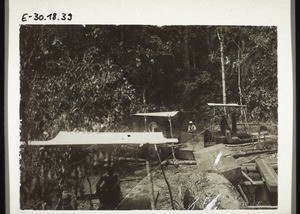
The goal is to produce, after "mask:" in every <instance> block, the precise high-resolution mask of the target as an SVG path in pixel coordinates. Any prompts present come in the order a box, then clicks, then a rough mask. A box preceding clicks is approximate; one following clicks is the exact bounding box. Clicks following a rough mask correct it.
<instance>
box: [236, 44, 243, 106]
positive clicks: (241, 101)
mask: <svg viewBox="0 0 300 214" xmlns="http://www.w3.org/2000/svg"><path fill="white" fill-rule="evenodd" d="M237 69H238V87H239V96H240V105H243V99H242V88H241V51H240V47H239V46H238V67H237Z"/></svg>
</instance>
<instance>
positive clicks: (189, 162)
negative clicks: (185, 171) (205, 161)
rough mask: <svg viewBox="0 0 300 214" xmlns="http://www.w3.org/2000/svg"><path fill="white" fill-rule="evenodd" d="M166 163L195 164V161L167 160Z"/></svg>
mask: <svg viewBox="0 0 300 214" xmlns="http://www.w3.org/2000/svg"><path fill="white" fill-rule="evenodd" d="M167 163H168V164H170V165H196V164H197V162H196V161H194V160H176V161H173V160H167Z"/></svg>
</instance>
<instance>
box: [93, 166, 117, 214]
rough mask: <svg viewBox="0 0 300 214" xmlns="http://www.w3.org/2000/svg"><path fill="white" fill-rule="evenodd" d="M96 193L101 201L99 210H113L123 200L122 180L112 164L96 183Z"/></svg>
mask: <svg viewBox="0 0 300 214" xmlns="http://www.w3.org/2000/svg"><path fill="white" fill-rule="evenodd" d="M96 195H97V196H98V198H99V201H100V206H99V210H113V209H114V208H115V207H116V206H117V205H118V204H119V203H120V202H121V200H122V193H121V188H120V180H119V176H118V175H117V174H115V173H114V168H113V167H112V166H110V167H108V170H107V173H105V174H104V175H103V176H102V177H101V178H100V180H99V181H98V183H97V184H96Z"/></svg>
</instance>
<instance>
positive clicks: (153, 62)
mask: <svg viewBox="0 0 300 214" xmlns="http://www.w3.org/2000/svg"><path fill="white" fill-rule="evenodd" d="M95 11H96V9H95ZM20 14H21V15H22V16H21V18H20V17H19V18H20V20H18V21H19V22H20V21H21V22H20V24H19V25H18V26H16V27H15V29H16V30H18V35H14V38H17V37H18V38H17V39H18V40H17V44H15V45H17V46H18V53H17V54H15V57H16V61H19V66H17V67H14V71H13V72H14V73H15V75H14V77H17V79H16V80H15V83H17V84H18V87H17V89H18V94H19V95H18V96H19V97H18V99H14V102H13V105H14V108H17V109H18V111H17V112H16V113H17V115H14V117H15V118H17V120H18V123H16V124H14V130H19V131H18V132H16V133H14V134H13V135H14V137H15V139H18V141H17V142H13V143H14V151H13V152H14V154H15V155H16V156H17V161H16V162H14V163H13V166H12V165H11V164H10V166H9V168H10V170H11V171H12V169H11V168H12V167H14V169H15V170H17V171H19V172H18V173H16V177H15V178H14V180H17V182H15V184H14V185H16V186H17V187H15V188H16V189H15V190H17V191H15V193H13V194H16V196H17V198H14V200H13V201H14V205H13V206H16V207H19V208H18V209H19V210H20V212H28V211H32V210H39V211H45V210H46V211H48V212H52V211H56V212H57V211H60V212H62V211H64V210H73V211H72V212H79V213H80V212H81V211H82V212H83V211H97V210H98V211H99V210H101V211H102V212H104V211H107V210H110V211H112V210H115V211H120V210H132V211H138V210H147V211H154V210H155V211H172V210H173V211H175V210H176V211H198V212H202V211H203V212H204V213H205V212H211V211H215V212H217V210H219V211H220V210H223V211H224V210H225V211H226V210H232V211H239V210H240V211H241V210H243V211H245V212H249V213H255V212H257V211H263V212H267V213H272V212H274V213H275V212H278V211H279V213H280V212H282V211H283V210H284V209H279V208H280V203H282V202H281V201H280V199H281V200H282V199H284V194H286V192H285V193H283V194H281V192H280V191H282V189H284V188H285V183H286V182H288V183H290V182H291V180H285V181H283V180H281V179H280V176H279V174H280V173H282V172H283V171H281V170H285V169H284V168H285V165H283V164H281V163H282V162H284V161H287V160H288V159H286V158H285V157H284V156H282V154H285V155H287V156H290V155H291V154H288V153H287V152H285V151H284V150H283V149H282V148H283V147H284V146H282V144H286V147H288V146H289V147H291V146H292V143H293V142H292V141H290V140H291V138H290V137H289V136H291V134H290V133H287V137H286V138H284V131H283V129H282V127H285V130H287V129H289V127H292V121H290V122H291V124H288V125H286V124H287V123H286V122H287V120H285V119H288V117H289V114H286V115H287V117H286V118H284V115H285V113H284V112H285V111H288V109H289V108H290V101H288V102H286V106H285V102H284V101H283V100H282V97H284V95H283V96H282V94H280V93H282V91H283V90H282V89H281V87H282V86H283V84H282V82H281V81H282V80H281V78H280V77H282V76H284V74H283V75H282V73H284V72H287V77H288V76H289V74H288V73H291V72H292V71H288V70H286V71H282V65H281V66H279V64H280V62H281V61H282V59H281V56H282V53H283V52H284V51H283V50H282V43H281V42H280V39H279V38H280V36H279V35H280V34H279V32H280V31H281V30H280V29H281V28H280V27H279V26H278V25H276V24H260V25H259V24H252V25H251V24H244V25H243V24H235V23H234V22H232V24H228V23H227V24H213V23H215V22H211V24H210V22H209V21H208V22H207V23H205V24H194V23H186V24H182V23H180V24H176V23H175V24H174V23H173V22H172V23H171V24H156V23H146V24H144V23H141V24H136V23H134V24H127V23H126V22H124V24H122V23H121V24H119V23H113V22H112V23H106V24H102V23H101V22H99V24H94V23H93V24H90V23H88V22H87V23H84V24H83V23H76V22H72V21H73V20H74V19H76V18H77V19H78V17H76V14H75V13H74V12H72V11H71V10H70V12H68V10H67V11H65V12H60V11H57V12H55V11H51V12H45V11H43V12H39V11H36V12H32V13H31V12H30V11H24V12H22V13H20ZM27 21H28V23H27ZM55 21H57V24H56V22H55ZM63 21H64V22H65V23H63V24H61V22H63ZM66 22H68V23H66ZM10 82H11V83H12V82H13V81H12V80H10ZM285 82H286V81H285ZM10 106H12V105H10ZM285 107H286V109H285ZM279 108H281V109H280V110H279ZM282 111H283V113H282ZM11 112H12V111H11ZM11 114H12V113H11ZM10 133H11V132H10ZM285 133H286V132H285ZM282 141H284V142H282ZM289 141H290V142H289ZM11 143H12V142H9V145H10V144H11ZM10 153H11V149H10ZM279 154H281V156H280V155H279ZM16 156H15V157H16ZM284 159H285V160H284ZM15 160H16V159H15ZM290 160H291V159H290ZM290 164H291V163H290ZM10 176H11V175H10ZM282 176H284V175H282V174H281V177H282ZM286 176H288V178H290V179H291V175H286ZM288 186H289V185H288ZM287 213H288V212H287Z"/></svg>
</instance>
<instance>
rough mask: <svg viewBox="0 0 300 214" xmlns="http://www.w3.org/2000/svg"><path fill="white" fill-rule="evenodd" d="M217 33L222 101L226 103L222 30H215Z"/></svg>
mask: <svg viewBox="0 0 300 214" xmlns="http://www.w3.org/2000/svg"><path fill="white" fill-rule="evenodd" d="M217 35H218V38H219V41H220V53H221V70H222V90H223V103H224V104H226V82H225V61H224V35H223V33H222V30H220V32H219V31H217ZM224 110H225V109H224Z"/></svg>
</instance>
